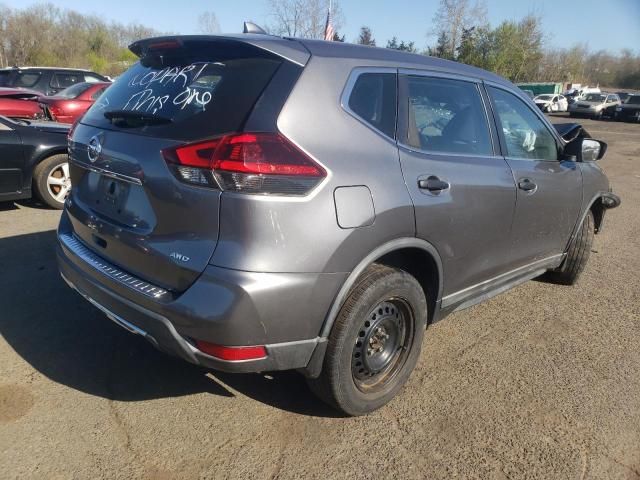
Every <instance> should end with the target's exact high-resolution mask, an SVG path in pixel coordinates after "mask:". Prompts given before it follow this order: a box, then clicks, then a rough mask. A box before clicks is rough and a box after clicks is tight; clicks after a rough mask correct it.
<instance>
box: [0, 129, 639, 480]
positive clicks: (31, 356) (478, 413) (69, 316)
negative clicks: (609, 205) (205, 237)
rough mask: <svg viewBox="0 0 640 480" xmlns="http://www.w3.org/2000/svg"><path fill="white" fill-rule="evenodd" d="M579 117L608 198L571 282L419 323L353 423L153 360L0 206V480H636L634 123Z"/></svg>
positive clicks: (272, 390)
mask: <svg viewBox="0 0 640 480" xmlns="http://www.w3.org/2000/svg"><path fill="white" fill-rule="evenodd" d="M555 121H566V120H565V119H563V118H559V117H555ZM583 123H584V124H585V125H586V126H587V127H588V128H589V129H590V130H591V132H592V133H593V135H594V136H596V137H599V138H602V139H604V140H606V141H608V142H609V154H608V156H607V158H606V159H605V160H604V161H602V166H603V167H604V169H605V170H606V171H607V173H608V175H609V177H610V179H611V181H612V183H613V185H614V188H615V190H616V192H617V193H619V194H620V195H621V196H622V198H623V204H622V206H621V207H620V208H619V209H617V210H614V211H612V212H610V213H609V215H608V217H607V219H606V226H605V231H604V232H603V233H602V234H601V235H598V236H597V237H596V240H595V243H594V247H593V253H592V255H591V260H590V263H589V266H588V267H587V269H586V272H585V274H584V275H583V277H582V279H581V281H580V283H579V285H578V286H577V287H559V286H554V285H550V284H547V283H542V282H537V281H534V282H529V283H527V284H525V285H523V286H520V287H518V288H516V289H515V290H512V291H511V292H508V293H506V294H503V295H501V296H499V297H497V298H494V299H493V300H491V301H489V302H488V303H485V304H483V305H479V306H476V307H474V308H471V309H468V310H465V311H463V312H459V313H457V314H455V315H453V316H451V317H449V318H448V319H447V320H445V321H444V322H441V323H439V324H437V325H435V326H433V328H430V329H429V330H428V331H427V334H426V338H425V344H424V349H423V353H422V357H421V359H420V362H419V364H418V367H417V369H416V371H415V372H414V374H413V376H412V378H411V380H410V382H409V384H408V386H407V387H406V388H405V390H404V391H403V392H402V394H401V396H399V397H398V398H397V399H396V400H395V401H393V402H392V403H391V404H390V405H388V406H387V407H386V408H383V409H382V410H381V411H379V412H377V413H375V414H372V415H370V416H368V417H365V418H355V419H353V418H339V417H337V416H336V414H335V413H334V412H333V411H332V410H330V409H328V408H326V407H325V406H324V405H323V404H321V403H320V402H319V401H317V400H316V399H315V398H314V397H313V396H312V395H311V394H310V393H309V392H308V391H307V389H306V386H305V383H304V381H303V379H302V378H301V377H299V376H297V375H296V374H293V373H283V374H274V375H272V376H262V375H244V376H232V375H223V374H218V373H212V372H207V371H205V370H202V369H199V368H196V367H194V366H191V365H188V364H186V363H183V362H181V361H179V360H174V359H172V358H169V357H167V356H165V355H163V354H161V353H159V352H157V351H155V350H154V349H153V348H152V347H151V346H150V345H148V344H147V343H146V342H145V341H144V340H142V339H139V338H137V337H135V336H133V335H130V334H129V333H127V332H126V331H124V330H122V329H120V328H119V327H117V326H116V325H114V324H112V323H111V322H109V321H108V320H107V319H106V318H104V317H103V316H102V315H101V314H100V313H98V311H97V310H95V309H94V308H93V307H91V306H90V305H89V304H87V303H86V302H85V301H84V300H82V299H81V298H80V297H79V296H78V295H77V294H76V293H74V292H72V291H71V290H70V289H69V288H68V287H67V286H66V285H65V284H64V283H63V282H62V281H61V280H60V278H59V276H58V274H57V271H56V266H55V262H54V257H53V245H54V239H55V235H54V229H55V226H56V223H57V220H58V216H59V214H58V213H57V212H54V211H51V210H46V209H44V208H41V207H39V206H38V205H36V204H35V203H32V202H26V203H20V204H16V205H14V204H5V205H3V206H0V272H2V273H1V275H0V471H1V472H2V473H1V474H0V475H1V476H2V477H3V478H14V477H15V478H56V479H62V478H80V479H84V478H127V479H128V478H149V479H173V478H241V479H247V478H281V479H284V478H373V477H375V478H429V479H435V478H447V479H448V478H498V479H505V478H550V479H563V478H572V479H577V478H594V479H603V478H620V479H640V349H639V348H638V343H639V341H640V255H639V253H640V125H631V124H620V123H613V122H607V121H605V122H593V121H584V122H583Z"/></svg>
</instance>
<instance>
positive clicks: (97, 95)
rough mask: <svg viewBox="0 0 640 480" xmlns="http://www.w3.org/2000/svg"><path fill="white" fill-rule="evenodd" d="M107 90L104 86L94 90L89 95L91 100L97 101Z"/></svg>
mask: <svg viewBox="0 0 640 480" xmlns="http://www.w3.org/2000/svg"><path fill="white" fill-rule="evenodd" d="M106 89H107V87H106V86H104V87H102V88H99V89H98V90H96V91H95V92H93V94H91V100H97V99H98V97H99V96H100V95H102V92H104V91H105V90H106Z"/></svg>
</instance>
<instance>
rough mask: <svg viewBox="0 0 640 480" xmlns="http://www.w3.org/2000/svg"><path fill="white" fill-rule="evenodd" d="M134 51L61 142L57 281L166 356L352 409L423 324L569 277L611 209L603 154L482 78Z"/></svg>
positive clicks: (404, 58)
mask: <svg viewBox="0 0 640 480" xmlns="http://www.w3.org/2000/svg"><path fill="white" fill-rule="evenodd" d="M130 49H131V51H132V52H133V53H135V54H136V55H138V56H140V57H141V59H140V62H139V63H136V64H135V65H134V66H133V67H132V68H130V69H129V70H128V71H127V72H125V73H124V74H122V75H121V76H120V77H119V78H118V80H117V81H116V82H115V83H114V84H113V85H112V86H111V87H110V88H109V89H108V90H107V92H105V94H104V95H103V97H101V99H100V102H97V103H96V104H94V105H93V106H92V107H91V108H90V109H89V110H88V111H87V113H86V114H85V115H84V116H83V117H82V118H81V119H80V121H79V122H78V123H77V124H76V127H75V128H74V130H73V132H72V134H71V136H70V144H69V145H70V147H69V148H70V166H71V169H70V172H71V179H72V182H73V185H74V188H73V190H72V191H71V194H70V196H69V198H68V199H67V203H66V207H65V210H64V212H63V214H62V217H61V220H60V225H59V229H58V241H59V245H58V250H57V255H58V261H59V268H60V272H61V274H62V277H63V278H64V279H65V280H66V281H67V283H68V284H69V285H70V286H71V287H72V288H74V289H76V290H77V291H78V292H80V294H81V295H82V296H83V297H85V298H86V299H87V300H88V301H89V302H91V303H92V304H93V305H95V306H96V307H97V308H98V309H99V310H101V311H102V312H104V313H105V314H106V315H107V317H108V318H110V319H111V320H113V321H114V322H116V323H117V324H119V325H120V326H122V327H124V328H126V329H127V330H128V331H130V332H132V333H136V334H139V335H141V336H143V337H144V338H146V339H147V340H149V341H150V342H151V343H152V344H154V345H155V346H157V347H158V348H160V349H162V350H164V351H165V352H170V353H172V354H174V355H177V356H178V357H181V358H183V359H185V360H187V361H190V362H192V363H195V364H198V365H203V366H206V367H209V368H213V369H219V370H224V371H229V372H261V371H272V370H287V369H297V370H299V371H300V372H302V373H303V374H304V375H306V377H307V378H308V379H309V384H310V386H311V388H312V389H313V390H314V391H315V392H316V393H317V394H318V395H319V396H320V397H321V398H322V399H324V400H325V401H326V402H328V403H329V404H330V405H333V406H334V407H336V408H338V409H340V410H342V411H343V412H345V413H347V414H349V415H360V414H365V413H367V412H370V411H372V410H375V409H376V408H378V407H380V406H382V405H384V404H385V403H387V402H388V401H389V400H391V398H393V397H394V396H395V395H396V393H398V391H399V390H400V389H401V388H402V386H403V385H404V383H405V382H406V381H407V379H408V378H409V375H410V374H411V371H412V370H413V368H414V366H415V365H416V362H417V360H418V357H419V354H420V347H421V344H422V339H423V331H424V329H425V328H426V326H427V324H431V323H433V322H435V321H437V320H440V319H442V318H444V317H446V316H447V315H448V314H449V313H451V312H453V311H456V310H460V309H463V308H466V307H468V306H471V305H473V304H475V303H478V302H480V301H483V300H485V299H487V298H489V297H491V296H493V295H496V294H498V293H500V292H502V291H505V290H506V289H508V288H510V287H513V286H515V285H517V284H520V283H522V282H524V281H526V280H529V279H531V278H533V277H536V276H539V275H542V274H544V273H545V272H548V275H549V278H550V279H551V280H553V281H556V282H558V283H562V284H573V283H575V282H576V280H577V279H578V277H579V275H580V272H582V270H583V268H584V267H585V265H586V263H587V259H588V257H589V252H590V251H591V248H590V245H591V242H592V239H593V235H594V232H598V231H600V228H601V226H602V220H603V216H604V213H605V209H607V208H610V207H615V206H617V205H618V204H619V199H618V197H616V196H615V195H614V194H613V193H611V188H610V186H609V181H608V180H607V178H606V176H605V175H604V173H603V172H602V170H601V169H600V168H599V166H598V165H597V164H596V162H595V160H597V159H599V158H601V157H602V156H603V155H604V153H605V150H606V144H604V143H603V142H599V141H597V140H594V139H591V138H587V136H588V135H587V134H586V133H583V134H580V135H573V136H571V137H568V138H571V139H572V140H571V141H570V142H567V141H565V140H564V139H563V137H562V136H561V135H560V134H559V133H558V131H557V130H556V129H555V128H554V127H553V126H552V125H551V124H550V123H549V121H548V120H547V119H546V117H545V116H544V115H543V114H542V112H540V111H539V110H538V109H537V108H535V107H534V106H533V105H532V104H531V102H530V100H529V99H528V98H527V97H526V95H525V94H524V93H522V92H521V91H520V90H519V89H518V88H517V87H516V86H515V85H513V84H512V83H510V82H508V81H507V80H505V79H503V78H502V77H499V76H497V75H495V74H492V73H489V72H487V71H484V70H480V69H478V68H474V67H471V66H468V65H464V64H460V63H455V62H450V61H446V60H442V59H437V58H432V57H427V56H422V55H415V54H409V53H406V52H399V51H395V50H387V49H379V48H372V47H362V46H357V45H349V44H345V43H339V42H323V41H314V40H297V39H296V40H292V39H282V38H278V37H274V36H261V35H232V36H225V37H215V36H177V37H163V38H155V39H147V40H141V41H137V42H135V43H134V44H132V45H131V47H130ZM160 59H161V60H160ZM309 112H314V114H313V115H309ZM496 126H497V128H496ZM574 127H575V128H571V129H570V130H571V132H580V131H582V130H581V129H580V127H579V126H574Z"/></svg>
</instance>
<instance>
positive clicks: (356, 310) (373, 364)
mask: <svg viewBox="0 0 640 480" xmlns="http://www.w3.org/2000/svg"><path fill="white" fill-rule="evenodd" d="M426 322H427V302H426V299H425V294H424V291H423V290H422V287H421V286H420V284H419V283H418V281H417V280H416V279H415V278H414V277H412V276H411V275H409V274H408V273H406V272H404V271H402V270H398V269H395V268H390V267H387V266H383V265H377V264H374V265H372V266H371V267H369V268H368V269H367V270H366V271H365V272H364V273H363V274H362V276H361V277H360V279H359V281H358V282H357V283H356V285H355V286H354V287H353V288H352V290H351V292H350V293H349V295H348V297H347V300H346V301H345V303H344V305H343V306H342V308H341V310H340V313H339V314H338V317H337V318H336V321H335V324H334V325H333V328H332V330H331V334H330V335H329V339H328V346H327V352H326V355H325V358H324V363H323V368H322V373H321V374H320V376H319V377H318V378H315V379H308V380H307V382H308V384H309V387H310V388H311V390H312V391H313V392H314V393H315V394H316V395H317V396H318V397H320V398H321V399H322V400H323V401H325V402H326V403H328V404H329V405H331V406H332V407H334V408H336V409H337V410H340V411H342V412H344V413H346V414H347V415H353V416H356V415H364V414H367V413H369V412H372V411H373V410H376V409H378V408H380V407H382V406H383V405H385V404H386V403H387V402H389V401H390V400H391V399H392V398H393V397H394V396H395V395H396V394H397V393H398V391H399V390H400V389H401V388H402V387H403V385H404V384H405V383H406V381H407V379H408V378H409V376H410V375H411V372H412V371H413V369H414V367H415V365H416V362H417V361H418V357H419V356H420V348H421V346H422V338H423V335H424V329H425V327H426Z"/></svg>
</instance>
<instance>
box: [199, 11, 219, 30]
mask: <svg viewBox="0 0 640 480" xmlns="http://www.w3.org/2000/svg"><path fill="white" fill-rule="evenodd" d="M198 30H200V33H205V34H216V33H220V24H219V23H218V17H216V14H215V13H213V12H204V13H201V14H200V16H199V17H198Z"/></svg>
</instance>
